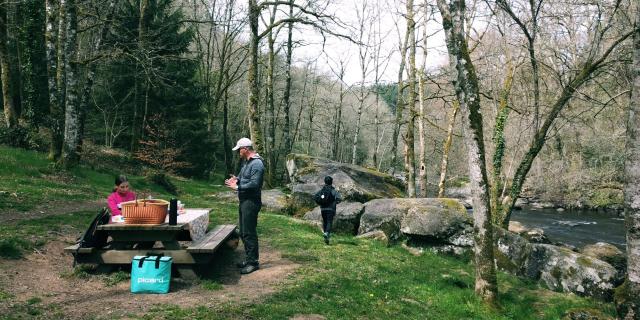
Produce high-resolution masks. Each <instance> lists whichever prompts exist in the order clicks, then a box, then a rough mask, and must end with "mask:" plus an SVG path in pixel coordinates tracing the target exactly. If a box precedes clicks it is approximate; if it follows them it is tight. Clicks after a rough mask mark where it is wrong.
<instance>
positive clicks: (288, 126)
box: [282, 0, 295, 156]
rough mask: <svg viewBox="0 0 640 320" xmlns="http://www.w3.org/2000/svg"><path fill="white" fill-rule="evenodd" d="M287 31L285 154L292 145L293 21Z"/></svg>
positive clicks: (292, 0)
mask: <svg viewBox="0 0 640 320" xmlns="http://www.w3.org/2000/svg"><path fill="white" fill-rule="evenodd" d="M294 1H295V0H289V19H291V18H293V3H294ZM287 27H288V31H287V56H286V66H285V86H284V96H283V107H284V111H283V113H284V125H283V126H282V132H283V140H284V143H283V144H284V153H285V156H286V155H288V154H289V153H291V150H292V148H293V145H292V144H291V118H290V117H289V113H290V112H291V111H290V109H291V100H290V99H291V57H292V55H293V23H292V22H289V25H288V26H287Z"/></svg>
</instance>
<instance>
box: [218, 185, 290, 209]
mask: <svg viewBox="0 0 640 320" xmlns="http://www.w3.org/2000/svg"><path fill="white" fill-rule="evenodd" d="M212 197H214V198H216V199H218V200H222V201H228V202H234V201H235V202H237V201H238V193H237V192H235V191H224V192H218V193H215V194H213V195H212ZM289 198H290V196H289V195H287V194H286V193H284V192H282V190H279V189H270V190H262V210H268V211H273V212H285V211H286V210H287V208H288V205H289Z"/></svg>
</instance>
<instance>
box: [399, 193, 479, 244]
mask: <svg viewBox="0 0 640 320" xmlns="http://www.w3.org/2000/svg"><path fill="white" fill-rule="evenodd" d="M472 224H473V221H472V219H471V216H470V215H469V214H467V211H466V209H465V207H464V206H463V205H462V204H461V203H460V202H457V201H449V202H446V203H445V201H440V202H438V203H436V204H431V203H430V204H427V205H422V206H416V207H412V208H409V210H408V211H407V214H406V215H405V216H404V217H403V219H402V220H401V221H400V231H401V232H402V233H404V234H405V235H408V236H419V237H424V238H429V239H432V240H435V241H439V242H442V241H443V240H444V239H447V238H448V237H449V236H452V235H454V234H457V233H459V232H460V231H461V230H464V229H465V228H467V227H468V226H470V225H472Z"/></svg>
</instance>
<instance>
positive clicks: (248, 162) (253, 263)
mask: <svg viewBox="0 0 640 320" xmlns="http://www.w3.org/2000/svg"><path fill="white" fill-rule="evenodd" d="M232 150H233V151H236V150H237V151H238V153H239V155H240V159H242V166H241V167H240V173H238V176H237V177H236V176H233V175H231V177H230V178H229V179H227V180H225V181H224V184H225V185H226V186H227V187H229V188H231V189H233V190H236V191H237V192H238V200H239V202H240V206H239V215H240V217H239V224H240V238H241V239H242V243H243V244H244V251H245V254H246V259H245V261H244V262H242V263H239V264H238V267H239V268H241V269H240V273H242V274H249V273H251V272H254V271H256V270H258V269H259V268H260V265H259V263H258V232H257V231H256V226H257V225H258V212H260V208H261V207H262V181H263V178H264V163H263V162H262V158H261V157H260V155H258V153H256V151H255V150H253V143H252V142H251V140H249V139H247V138H242V139H240V140H238V142H237V143H236V146H235V147H233V149H232Z"/></svg>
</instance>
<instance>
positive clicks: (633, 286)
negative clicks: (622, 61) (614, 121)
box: [615, 8, 640, 320]
mask: <svg viewBox="0 0 640 320" xmlns="http://www.w3.org/2000/svg"><path fill="white" fill-rule="evenodd" d="M635 14H636V16H635V19H636V21H635V32H634V39H633V49H634V50H633V64H632V65H631V70H632V81H633V82H632V85H631V90H632V93H631V100H630V103H629V114H628V118H627V141H626V151H627V158H626V159H625V177H626V181H625V186H624V213H625V219H624V220H625V229H626V232H627V239H626V240H627V277H626V279H625V282H624V284H623V285H622V286H621V287H620V288H618V289H616V291H617V292H616V295H615V300H616V301H615V302H616V309H617V311H618V317H619V319H624V320H631V319H640V299H638V297H639V296H640V117H639V116H638V115H639V114H640V8H636V13H635Z"/></svg>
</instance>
